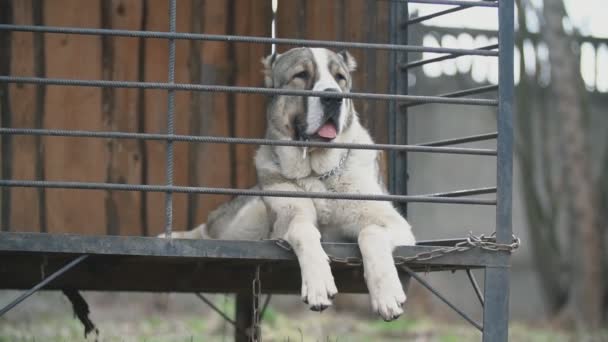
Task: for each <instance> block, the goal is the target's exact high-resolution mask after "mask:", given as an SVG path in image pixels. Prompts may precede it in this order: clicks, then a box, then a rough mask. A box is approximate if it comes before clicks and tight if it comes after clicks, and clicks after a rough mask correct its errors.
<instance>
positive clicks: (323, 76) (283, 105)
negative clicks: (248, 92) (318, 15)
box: [263, 48, 356, 141]
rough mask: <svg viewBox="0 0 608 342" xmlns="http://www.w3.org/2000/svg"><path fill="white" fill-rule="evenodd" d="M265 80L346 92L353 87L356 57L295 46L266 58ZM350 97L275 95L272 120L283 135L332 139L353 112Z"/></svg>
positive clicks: (270, 84)
mask: <svg viewBox="0 0 608 342" xmlns="http://www.w3.org/2000/svg"><path fill="white" fill-rule="evenodd" d="M263 63H264V67H265V70H264V75H265V77H264V78H265V83H266V86H267V87H270V88H276V89H299V90H312V91H321V92H327V93H336V92H338V93H347V92H349V91H350V89H351V86H352V78H351V72H353V71H354V70H355V68H356V62H355V60H354V58H353V57H352V56H351V55H350V54H349V53H348V52H347V51H341V52H338V53H335V52H333V51H330V50H328V49H323V48H295V49H291V50H289V51H287V52H285V53H283V54H280V55H278V54H273V55H271V56H268V57H266V58H265V59H264V60H263ZM352 106H353V104H352V101H351V100H350V99H345V98H334V97H313V96H289V95H277V96H273V98H272V101H271V103H270V105H269V108H268V115H269V123H270V124H271V125H272V126H273V127H272V129H274V130H277V131H278V132H277V133H279V134H280V135H281V136H282V137H283V138H291V139H294V140H318V141H333V140H335V139H337V137H338V136H339V134H340V133H341V132H342V131H344V130H345V129H346V128H347V127H348V125H349V123H350V121H351V120H352V118H351V116H352V115H354V110H353V107H352Z"/></svg>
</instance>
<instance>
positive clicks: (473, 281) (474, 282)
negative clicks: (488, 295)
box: [466, 268, 484, 308]
mask: <svg viewBox="0 0 608 342" xmlns="http://www.w3.org/2000/svg"><path fill="white" fill-rule="evenodd" d="M466 272H467V277H468V278H469V281H470V282H471V286H473V290H475V295H477V299H479V303H480V304H481V307H482V308H483V306H484V303H483V293H481V289H480V288H479V285H478V284H477V280H476V279H475V275H474V274H473V272H471V269H470V268H467V269H466Z"/></svg>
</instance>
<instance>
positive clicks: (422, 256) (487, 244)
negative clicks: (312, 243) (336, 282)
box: [276, 233, 521, 266]
mask: <svg viewBox="0 0 608 342" xmlns="http://www.w3.org/2000/svg"><path fill="white" fill-rule="evenodd" d="M520 243H521V242H520V240H519V238H518V237H516V236H515V235H513V239H512V241H511V243H508V244H503V243H497V242H496V233H492V235H490V236H485V235H484V234H481V235H473V233H469V236H468V237H467V239H466V240H463V241H461V242H458V243H457V244H455V245H454V246H448V247H440V248H437V249H433V250H431V251H428V252H421V253H418V254H416V255H413V256H409V257H402V256H395V257H394V260H395V265H401V264H404V263H408V262H412V261H426V260H431V259H436V258H439V257H442V256H444V255H446V254H450V253H455V252H465V251H468V250H470V249H473V248H477V247H479V248H481V249H485V250H488V251H495V252H497V251H504V252H512V251H513V250H515V249H517V248H519V245H520ZM276 244H277V245H278V246H279V247H281V248H283V249H286V250H288V251H291V250H292V249H291V246H289V243H287V241H285V240H276ZM328 257H329V259H330V260H331V261H332V262H336V263H341V264H346V265H349V266H361V265H362V264H363V260H361V258H359V257H347V258H337V257H334V256H331V255H328Z"/></svg>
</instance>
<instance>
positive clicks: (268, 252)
mask: <svg viewBox="0 0 608 342" xmlns="http://www.w3.org/2000/svg"><path fill="white" fill-rule="evenodd" d="M243 225H247V222H243ZM83 228H86V227H83ZM0 237H1V238H0V255H5V254H7V253H15V254H17V253H45V254H46V253H49V256H52V255H54V254H57V255H65V254H90V255H91V256H92V257H93V256H94V257H96V259H97V256H103V255H107V256H111V257H116V256H141V257H145V256H149V257H154V258H155V260H153V261H154V262H156V263H162V262H163V260H159V259H158V258H157V257H168V258H166V259H165V260H164V262H166V263H168V264H170V265H173V266H175V261H177V260H175V259H173V260H172V259H171V258H196V259H203V260H218V261H219V260H223V261H228V260H240V261H242V262H251V263H252V264H258V263H260V262H264V261H291V262H293V261H296V260H297V259H296V256H295V254H294V253H293V252H292V251H289V250H286V249H284V248H282V247H280V246H279V245H277V242H276V241H275V240H261V241H244V240H211V239H175V238H174V239H164V238H156V237H142V236H110V235H106V236H91V235H76V234H46V233H10V232H1V233H0ZM431 242H432V241H431ZM322 246H323V249H324V250H325V252H326V253H327V254H328V255H331V256H332V257H335V258H338V259H346V258H349V257H350V258H361V252H360V251H359V247H358V245H357V244H356V243H328V242H323V243H322ZM436 248H437V247H436V246H432V245H427V246H398V247H396V248H395V251H394V252H393V256H395V257H410V256H414V255H417V254H419V253H423V252H429V251H432V250H435V249H436ZM505 253H507V252H495V251H488V250H484V249H482V248H473V249H470V250H467V251H463V252H459V253H454V254H451V255H445V256H442V257H438V258H435V259H431V260H425V261H412V262H411V263H408V265H436V266H441V265H444V266H471V267H473V266H486V265H489V266H496V267H502V266H507V265H506V264H504V262H505V261H508V260H506V259H505V258H504V254H505ZM2 257H3V258H4V256H2ZM38 260H39V259H38ZM183 261H186V260H183ZM195 261H196V262H198V261H200V260H195ZM296 265H297V264H296ZM209 266H210V265H209ZM206 267H207V264H205V267H203V268H202V270H203V272H204V271H205V269H206ZM0 271H1V269H0ZM38 274H39V267H38ZM184 275H185V274H184ZM298 281H299V280H298ZM1 282H2V279H1V278H0V283H1ZM172 283H173V284H175V282H174V281H172ZM250 284H251V283H250V282H249V283H248V284H246V285H245V286H246V288H249V286H250Z"/></svg>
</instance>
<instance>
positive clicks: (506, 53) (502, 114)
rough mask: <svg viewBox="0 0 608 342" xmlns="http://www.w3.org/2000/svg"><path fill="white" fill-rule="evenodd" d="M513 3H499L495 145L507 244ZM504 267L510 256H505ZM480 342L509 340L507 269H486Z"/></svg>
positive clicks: (499, 218)
mask: <svg viewBox="0 0 608 342" xmlns="http://www.w3.org/2000/svg"><path fill="white" fill-rule="evenodd" d="M513 10H514V8H513V0H501V1H499V10H498V21H499V31H498V40H499V79H498V83H499V93H498V97H499V102H498V115H497V122H498V141H497V151H498V155H497V166H496V170H497V172H496V173H497V175H496V183H497V191H496V202H497V203H496V241H497V242H498V243H509V242H510V241H511V239H512V228H511V205H512V203H511V201H512V200H511V191H512V185H513V84H514V83H513V35H514V33H513V21H514V18H513V16H514V15H513ZM500 257H502V258H505V259H506V260H505V262H504V263H503V264H504V265H508V262H509V260H508V259H509V258H510V254H509V253H504V254H502V253H501V255H500ZM484 295H485V307H484V314H483V323H484V324H483V326H484V330H483V341H484V342H503V341H507V340H508V339H509V268H508V266H502V267H486V271H485V282H484Z"/></svg>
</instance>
